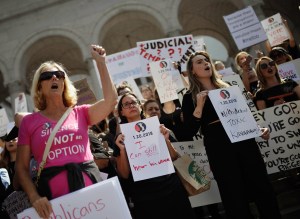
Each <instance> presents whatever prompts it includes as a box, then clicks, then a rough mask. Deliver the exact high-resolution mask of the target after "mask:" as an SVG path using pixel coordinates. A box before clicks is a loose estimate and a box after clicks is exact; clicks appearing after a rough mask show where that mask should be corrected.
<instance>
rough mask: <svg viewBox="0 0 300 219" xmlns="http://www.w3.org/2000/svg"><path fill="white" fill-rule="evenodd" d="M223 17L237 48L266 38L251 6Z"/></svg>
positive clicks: (242, 47)
mask: <svg viewBox="0 0 300 219" xmlns="http://www.w3.org/2000/svg"><path fill="white" fill-rule="evenodd" d="M223 18H224V20H225V23H226V24H227V26H228V29H229V31H230V33H231V35H232V37H233V39H234V42H235V44H236V45H237V47H238V49H239V50H241V49H244V48H247V47H249V46H252V45H255V44H257V43H260V42H262V41H265V40H267V35H266V33H265V31H264V29H263V27H262V25H261V23H260V21H259V20H258V18H257V16H256V14H255V12H254V10H253V8H252V7H251V6H248V7H246V8H244V9H242V10H239V11H236V12H234V13H232V14H230V15H226V16H223Z"/></svg>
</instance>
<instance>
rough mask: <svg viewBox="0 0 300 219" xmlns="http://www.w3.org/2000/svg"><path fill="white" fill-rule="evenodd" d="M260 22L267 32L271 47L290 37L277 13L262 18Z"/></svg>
mask: <svg viewBox="0 0 300 219" xmlns="http://www.w3.org/2000/svg"><path fill="white" fill-rule="evenodd" d="M261 24H262V26H263V28H264V30H265V32H266V33H267V37H268V40H269V42H270V45H271V47H273V46H277V45H279V44H281V43H282V42H283V41H285V40H287V39H289V38H290V34H289V32H288V31H287V28H286V27H285V25H284V23H283V22H282V18H281V15H280V14H279V13H277V14H275V15H273V16H271V17H268V18H266V19H264V20H262V21H261Z"/></svg>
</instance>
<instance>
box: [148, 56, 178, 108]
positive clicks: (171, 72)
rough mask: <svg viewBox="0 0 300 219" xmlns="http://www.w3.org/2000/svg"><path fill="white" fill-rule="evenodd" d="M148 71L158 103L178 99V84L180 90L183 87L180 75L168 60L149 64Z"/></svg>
mask: <svg viewBox="0 0 300 219" xmlns="http://www.w3.org/2000/svg"><path fill="white" fill-rule="evenodd" d="M150 71H151V74H152V77H153V80H154V83H155V87H156V89H157V92H158V96H159V100H160V102H161V103H165V102H168V101H171V100H176V99H178V95H177V89H178V88H179V87H178V84H179V83H180V82H181V87H180V88H181V89H182V88H184V86H183V84H182V80H181V77H180V74H179V73H178V71H177V70H176V69H175V68H174V66H173V64H172V61H171V60H169V59H165V60H162V61H158V62H151V63H150ZM173 76H174V77H173ZM179 80H180V81H179ZM178 81H179V82H178Z"/></svg>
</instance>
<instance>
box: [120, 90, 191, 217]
mask: <svg viewBox="0 0 300 219" xmlns="http://www.w3.org/2000/svg"><path fill="white" fill-rule="evenodd" d="M117 109H118V114H119V116H120V119H121V124H122V123H128V122H136V121H140V120H142V119H144V118H145V117H144V115H143V111H142V108H141V103H140V101H139V100H138V99H137V97H136V96H135V95H134V94H132V93H126V94H124V95H123V96H122V97H121V99H120V100H119V103H118V107H117ZM160 131H161V133H162V134H163V135H164V137H165V139H166V143H167V147H168V150H169V152H170V156H171V158H172V160H175V159H176V158H177V156H178V155H177V152H176V151H175V149H174V148H173V146H172V144H171V143H170V141H169V131H168V129H166V128H165V127H164V126H163V125H161V126H160ZM125 138H126V136H125V135H123V134H121V133H120V134H118V135H117V137H116V145H117V147H116V148H117V149H115V150H114V156H115V157H116V162H117V172H118V174H119V176H120V177H121V178H122V179H123V180H124V183H126V185H127V187H126V188H124V189H125V191H127V192H128V193H126V194H127V195H128V196H129V197H131V198H132V201H133V203H134V218H136V219H153V218H156V219H165V218H172V219H177V218H178V219H180V218H183V217H182V215H184V218H189V219H193V218H195V217H194V212H193V209H192V207H191V204H190V201H189V199H188V196H187V193H186V191H185V189H184V188H183V186H182V184H181V181H180V180H179V178H178V176H177V175H176V174H175V173H173V174H169V175H164V176H159V177H155V178H151V179H146V180H141V181H137V182H134V181H133V177H132V173H131V171H130V166H129V161H128V158H127V155H126V147H132V146H134V145H124V139H125Z"/></svg>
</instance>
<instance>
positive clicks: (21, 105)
mask: <svg viewBox="0 0 300 219" xmlns="http://www.w3.org/2000/svg"><path fill="white" fill-rule="evenodd" d="M17 112H28V108H27V101H26V96H25V93H19V95H18V97H16V98H15V113H17Z"/></svg>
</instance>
